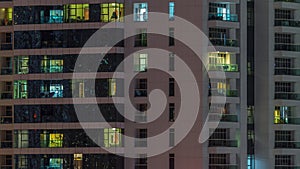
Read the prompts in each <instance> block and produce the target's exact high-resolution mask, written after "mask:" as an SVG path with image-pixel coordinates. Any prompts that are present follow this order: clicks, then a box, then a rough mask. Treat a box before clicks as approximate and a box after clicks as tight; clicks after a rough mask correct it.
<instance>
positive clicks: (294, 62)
mask: <svg viewBox="0 0 300 169" xmlns="http://www.w3.org/2000/svg"><path fill="white" fill-rule="evenodd" d="M254 4H255V19H256V22H255V39H256V40H255V68H256V69H255V71H256V76H255V95H256V96H255V115H256V116H255V140H256V141H255V160H256V168H276V169H279V168H298V167H299V166H300V160H299V158H300V153H299V126H298V125H299V113H298V111H299V94H298V93H299V73H298V71H299V57H298V56H299V40H300V38H299V35H300V32H299V31H300V29H299V26H300V25H299V24H300V23H299V19H300V15H299V12H300V1H297V0H274V1H273V0H272V1H255V3H254Z"/></svg>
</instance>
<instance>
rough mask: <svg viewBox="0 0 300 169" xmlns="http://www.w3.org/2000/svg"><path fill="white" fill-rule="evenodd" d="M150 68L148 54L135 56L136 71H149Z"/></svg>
mask: <svg viewBox="0 0 300 169" xmlns="http://www.w3.org/2000/svg"><path fill="white" fill-rule="evenodd" d="M147 67H148V54H135V55H134V70H135V71H141V72H144V71H147Z"/></svg>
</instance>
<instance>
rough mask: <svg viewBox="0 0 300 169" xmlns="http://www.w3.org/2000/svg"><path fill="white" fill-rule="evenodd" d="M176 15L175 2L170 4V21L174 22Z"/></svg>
mask: <svg viewBox="0 0 300 169" xmlns="http://www.w3.org/2000/svg"><path fill="white" fill-rule="evenodd" d="M174 15H175V2H169V20H170V21H173V20H174Z"/></svg>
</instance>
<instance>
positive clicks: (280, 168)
mask: <svg viewBox="0 0 300 169" xmlns="http://www.w3.org/2000/svg"><path fill="white" fill-rule="evenodd" d="M275 169H300V166H294V165H276V166H275Z"/></svg>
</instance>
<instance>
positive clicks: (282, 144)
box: [275, 141, 300, 149]
mask: <svg viewBox="0 0 300 169" xmlns="http://www.w3.org/2000/svg"><path fill="white" fill-rule="evenodd" d="M275 148H291V149H293V148H295V149H299V148H300V142H295V141H275Z"/></svg>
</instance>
